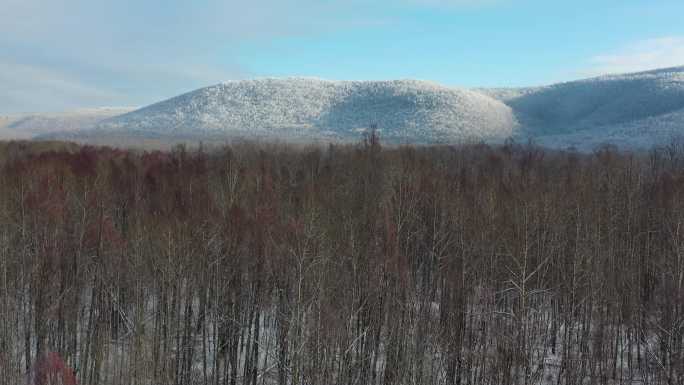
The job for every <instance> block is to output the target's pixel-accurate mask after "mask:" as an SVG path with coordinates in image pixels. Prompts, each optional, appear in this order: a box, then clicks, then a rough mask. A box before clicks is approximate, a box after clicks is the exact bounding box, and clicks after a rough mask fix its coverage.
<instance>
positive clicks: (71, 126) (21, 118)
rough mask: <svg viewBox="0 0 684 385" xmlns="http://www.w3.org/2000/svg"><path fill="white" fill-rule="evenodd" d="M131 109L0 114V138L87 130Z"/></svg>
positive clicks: (90, 109) (107, 108) (31, 136)
mask: <svg viewBox="0 0 684 385" xmlns="http://www.w3.org/2000/svg"><path fill="white" fill-rule="evenodd" d="M132 110H133V108H130V107H102V108H89V109H80V110H76V111H69V112H61V113H39V114H20V115H10V116H0V139H30V138H33V137H36V136H39V135H44V134H50V133H54V132H61V133H67V132H74V131H79V130H87V129H91V128H94V127H95V126H96V125H97V124H98V123H99V122H101V121H102V120H104V119H107V118H111V117H113V116H117V115H121V114H124V113H126V112H130V111H132Z"/></svg>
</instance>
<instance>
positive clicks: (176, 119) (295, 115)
mask: <svg viewBox="0 0 684 385" xmlns="http://www.w3.org/2000/svg"><path fill="white" fill-rule="evenodd" d="M371 125H377V128H378V130H379V131H380V133H381V135H383V136H384V137H385V138H388V139H393V140H397V141H406V142H454V141H464V140H472V139H476V140H480V139H498V138H504V137H508V136H510V135H512V134H513V130H514V128H515V127H516V122H515V118H514V116H513V111H512V110H511V109H510V108H509V107H507V106H506V105H505V104H503V103H502V102H500V101H497V100H495V99H493V98H491V97H489V96H486V95H484V94H482V93H478V92H475V91H469V90H465V89H457V88H446V87H442V86H439V85H437V84H433V83H428V82H421V81H414V80H397V81H368V82H362V81H349V82H336V81H326V80H319V79H308V78H291V79H260V80H245V81H233V82H227V83H223V84H218V85H215V86H211V87H207V88H202V89H199V90H196V91H193V92H190V93H187V94H184V95H181V96H178V97H175V98H172V99H169V100H166V101H163V102H160V103H157V104H153V105H151V106H149V107H145V108H142V109H140V110H137V111H133V112H131V113H128V114H125V115H122V116H119V117H115V118H112V119H109V120H107V121H105V122H104V123H102V124H101V125H100V126H99V128H100V129H101V130H104V131H107V132H112V131H114V132H117V131H118V132H121V131H124V132H126V131H128V132H130V131H135V132H138V133H140V132H143V133H156V134H173V135H188V134H218V133H221V134H229V135H266V136H275V137H280V138H286V137H299V136H301V137H311V138H320V137H331V138H357V137H358V136H359V131H361V130H364V129H367V128H368V127H369V126H371Z"/></svg>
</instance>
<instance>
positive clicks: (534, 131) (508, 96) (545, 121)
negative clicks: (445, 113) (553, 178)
mask: <svg viewBox="0 0 684 385" xmlns="http://www.w3.org/2000/svg"><path fill="white" fill-rule="evenodd" d="M483 92H484V93H487V94H489V95H490V96H492V97H494V98H497V99H499V100H501V101H502V102H504V103H506V104H507V105H508V106H510V107H511V108H512V109H513V110H514V111H515V114H516V117H517V119H518V120H519V121H520V123H521V127H524V129H523V130H521V132H520V133H519V135H521V136H526V137H532V138H535V139H539V141H540V142H541V143H542V144H546V145H549V146H554V147H562V146H565V145H574V146H579V147H587V146H592V145H598V144H600V143H603V142H606V143H612V144H617V145H621V146H627V147H641V146H650V145H653V144H657V143H662V142H663V141H667V140H670V139H671V138H672V136H678V135H681V134H682V133H684V67H676V68H666V69H661V70H656V71H648V72H641V73H636V74H626V75H610V76H601V77H597V78H592V79H586V80H579V81H574V82H567V83H560V84H554V85H551V86H546V87H538V88H526V89H508V90H506V89H496V90H485V91H483Z"/></svg>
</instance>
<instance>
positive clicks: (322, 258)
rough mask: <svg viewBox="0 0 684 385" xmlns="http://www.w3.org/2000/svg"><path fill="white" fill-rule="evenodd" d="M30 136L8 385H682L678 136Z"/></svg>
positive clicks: (5, 346) (20, 191)
mask: <svg viewBox="0 0 684 385" xmlns="http://www.w3.org/2000/svg"><path fill="white" fill-rule="evenodd" d="M36 146H39V144H27V143H4V144H2V146H0V308H2V311H1V312H0V374H1V375H0V382H2V383H6V384H20V383H21V384H24V383H26V379H27V376H28V373H29V372H30V371H31V368H33V367H35V365H36V363H37V362H41V360H42V359H43V358H42V357H52V356H50V354H57V355H58V357H63V358H64V360H65V361H66V365H68V366H70V367H72V368H74V369H75V372H76V373H75V375H76V379H77V381H78V383H79V384H82V385H87V384H93V385H95V384H125V385H137V384H176V385H180V384H213V385H224V384H225V385H237V384H246V385H266V384H278V385H285V384H292V385H304V384H363V385H365V384H373V385H376V384H377V385H381V384H387V385H389V384H448V385H455V384H497V385H498V384H501V385H513V384H558V385H560V384H568V385H570V384H654V385H655V384H667V385H676V384H682V383H684V287H683V285H684V200H683V199H682V198H683V197H684V151H683V150H682V149H681V148H679V147H678V146H677V145H674V144H673V145H672V146H669V147H667V148H662V149H657V150H653V151H651V152H648V153H627V152H619V151H617V150H615V149H611V148H609V147H604V148H601V149H599V150H597V151H596V152H594V153H592V154H580V153H575V152H548V151H544V150H542V149H540V148H538V147H535V146H533V145H517V144H514V143H509V144H506V145H502V146H497V147H490V146H487V145H472V146H462V147H416V148H412V147H401V148H390V149H383V148H381V146H380V144H379V142H378V141H377V138H375V137H374V136H372V137H370V138H368V139H367V140H366V141H365V142H364V143H361V144H359V145H353V146H352V145H349V146H334V145H330V146H329V147H328V148H319V147H307V148H294V147H288V146H285V145H271V144H260V145H249V144H242V145H234V146H230V147H226V148H223V149H220V150H211V151H208V150H202V149H199V150H192V151H190V150H187V149H186V148H184V147H177V148H176V149H174V150H173V151H171V152H134V151H122V150H115V149H110V148H105V147H102V148H94V147H74V146H68V145H67V146H61V147H60V148H59V149H57V150H49V149H46V148H41V149H40V150H36ZM42 146H43V147H45V145H42ZM53 352H54V353H53ZM55 357H57V356H55Z"/></svg>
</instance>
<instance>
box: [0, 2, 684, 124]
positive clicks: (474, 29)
mask: <svg viewBox="0 0 684 385" xmlns="http://www.w3.org/2000/svg"><path fill="white" fill-rule="evenodd" d="M682 15H684V1H682V0H591V1H590V0H545V1H542V0H250V1H236V0H195V1H180V0H148V1H145V0H135V1H134V0H116V1H99V0H0V115H1V114H15V113H24V112H57V111H65V110H71V109H77V108H90V107H101V106H144V105H147V104H151V103H154V102H157V101H160V100H163V99H167V98H170V97H172V96H175V95H178V94H180V93H184V92H188V91H191V90H193V89H196V88H199V87H203V86H208V85H212V84H216V83H220V82H222V81H226V80H235V79H247V78H260V77H289V76H307V77H318V78H324V79H331V80H381V79H407V78H411V79H421V80H429V81H434V82H438V83H442V84H445V85H449V86H460V87H519V86H533V85H543V84H550V83H554V82H560V81H569V80H574V79H579V78H585V77H590V76H596V75H600V74H606V73H623V72H635V71H641V70H648V69H654V68H662V67H671V66H678V65H684V22H682Z"/></svg>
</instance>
